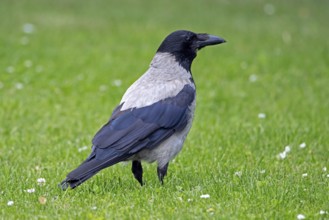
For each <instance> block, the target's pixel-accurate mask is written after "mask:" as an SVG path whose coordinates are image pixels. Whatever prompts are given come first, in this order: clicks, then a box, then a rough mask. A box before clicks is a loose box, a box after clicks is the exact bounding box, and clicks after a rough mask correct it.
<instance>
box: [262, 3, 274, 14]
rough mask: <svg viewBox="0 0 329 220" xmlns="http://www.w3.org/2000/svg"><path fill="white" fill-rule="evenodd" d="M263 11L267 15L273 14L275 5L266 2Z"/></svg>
mask: <svg viewBox="0 0 329 220" xmlns="http://www.w3.org/2000/svg"><path fill="white" fill-rule="evenodd" d="M264 12H265V14H267V15H273V14H275V7H274V6H273V5H272V4H266V5H264Z"/></svg>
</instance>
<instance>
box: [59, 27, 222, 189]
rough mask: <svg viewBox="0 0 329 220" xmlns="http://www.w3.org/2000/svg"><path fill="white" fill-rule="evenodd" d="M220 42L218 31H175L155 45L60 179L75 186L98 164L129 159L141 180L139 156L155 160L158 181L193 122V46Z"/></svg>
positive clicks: (141, 158) (141, 171) (176, 152)
mask: <svg viewBox="0 0 329 220" xmlns="http://www.w3.org/2000/svg"><path fill="white" fill-rule="evenodd" d="M223 42H225V41H224V40H223V39H221V38H219V37H215V36H212V35H207V34H195V33H193V32H190V31H176V32H173V33H172V34H170V35H169V36H168V37H167V38H165V40H164V41H163V42H162V44H161V45H160V47H159V49H158V51H157V53H156V54H155V56H154V58H153V60H152V62H151V65H150V67H149V69H148V70H147V71H146V73H144V74H143V75H142V76H141V77H140V78H139V79H138V80H137V81H136V82H135V83H133V84H132V85H131V86H130V87H129V88H128V90H127V91H126V93H125V94H124V95H123V97H122V100H121V102H120V104H119V106H118V107H117V108H116V109H115V110H114V111H113V113H112V115H111V117H110V119H109V121H108V123H106V124H105V125H104V126H103V127H102V128H101V129H100V130H99V131H98V132H97V133H96V135H95V137H94V138H93V141H92V144H93V146H92V152H91V154H90V155H89V157H88V158H87V159H86V160H85V161H84V162H83V163H82V164H81V165H80V166H79V167H78V168H76V169H75V170H73V171H72V172H71V173H69V174H68V175H67V178H66V179H65V180H64V181H63V182H62V183H61V185H60V186H61V187H62V189H64V190H65V189H66V188H67V187H69V186H70V187H71V188H75V187H76V186H78V185H80V184H81V183H83V182H84V181H86V180H87V179H89V178H90V177H92V176H93V175H95V174H96V173H97V172H99V171H100V170H102V169H104V168H106V167H109V166H112V165H114V164H116V163H118V162H121V161H126V160H131V161H132V172H133V174H134V176H135V178H136V179H137V180H138V182H139V183H140V184H141V185H143V178H142V175H143V169H142V164H141V161H147V162H150V163H151V162H155V161H156V162H157V164H158V168H157V172H158V177H159V180H160V181H161V182H162V183H163V178H164V176H165V175H166V173H167V168H168V164H169V162H170V160H171V159H172V158H174V157H175V156H176V155H177V154H178V153H179V151H180V150H181V149H182V147H183V144H184V141H185V138H186V136H187V134H188V132H189V130H190V128H191V126H192V120H193V115H194V110H195V96H196V94H195V85H194V81H193V78H192V74H191V71H190V68H191V64H192V61H193V59H194V58H195V57H196V52H197V50H198V49H201V48H203V47H205V46H207V45H214V44H219V43H223Z"/></svg>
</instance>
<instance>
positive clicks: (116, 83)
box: [112, 79, 122, 87]
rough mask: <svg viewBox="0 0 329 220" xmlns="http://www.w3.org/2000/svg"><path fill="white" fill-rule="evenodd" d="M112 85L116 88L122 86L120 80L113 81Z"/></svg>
mask: <svg viewBox="0 0 329 220" xmlns="http://www.w3.org/2000/svg"><path fill="white" fill-rule="evenodd" d="M112 84H113V85H114V86H116V87H120V86H121V85H122V81H121V80H120V79H115V80H113V83H112Z"/></svg>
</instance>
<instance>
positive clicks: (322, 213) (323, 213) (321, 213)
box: [319, 210, 328, 215]
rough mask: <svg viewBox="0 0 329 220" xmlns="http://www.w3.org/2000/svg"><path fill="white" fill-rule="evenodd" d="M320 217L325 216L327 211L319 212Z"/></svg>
mask: <svg viewBox="0 0 329 220" xmlns="http://www.w3.org/2000/svg"><path fill="white" fill-rule="evenodd" d="M319 213H320V215H325V214H327V213H328V212H327V211H324V210H320V212H319Z"/></svg>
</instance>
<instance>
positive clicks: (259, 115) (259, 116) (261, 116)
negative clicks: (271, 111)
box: [258, 113, 266, 119]
mask: <svg viewBox="0 0 329 220" xmlns="http://www.w3.org/2000/svg"><path fill="white" fill-rule="evenodd" d="M258 118H261V119H264V118H266V114H265V113H259V114H258Z"/></svg>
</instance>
